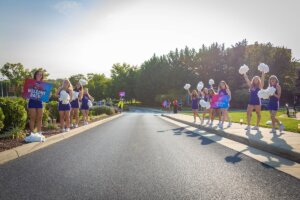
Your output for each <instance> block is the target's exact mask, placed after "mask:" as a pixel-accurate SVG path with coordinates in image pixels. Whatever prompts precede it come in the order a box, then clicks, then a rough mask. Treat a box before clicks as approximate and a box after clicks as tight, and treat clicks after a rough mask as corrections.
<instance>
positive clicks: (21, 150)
mask: <svg viewBox="0 0 300 200" xmlns="http://www.w3.org/2000/svg"><path fill="white" fill-rule="evenodd" d="M122 115H123V114H117V115H113V116H111V117H107V118H104V119H101V120H99V121H96V122H93V123H90V124H88V125H85V126H81V127H79V128H76V129H72V130H71V131H70V132H67V133H61V134H57V135H53V136H51V137H49V138H46V141H45V142H39V143H37V142H33V143H29V144H24V145H22V146H19V147H16V148H13V149H9V150H6V151H3V152H0V165H1V164H4V163H6V162H8V161H11V160H14V159H16V158H19V157H21V156H24V155H26V154H29V153H32V152H34V151H37V150H39V149H42V148H45V147H48V146H50V145H52V144H54V143H57V142H59V141H62V140H64V139H67V138H70V137H73V136H75V135H78V134H80V133H83V132H85V131H87V130H89V129H91V128H94V127H96V126H98V125H100V124H103V123H106V122H109V121H111V120H114V119H116V118H119V117H121V116H122Z"/></svg>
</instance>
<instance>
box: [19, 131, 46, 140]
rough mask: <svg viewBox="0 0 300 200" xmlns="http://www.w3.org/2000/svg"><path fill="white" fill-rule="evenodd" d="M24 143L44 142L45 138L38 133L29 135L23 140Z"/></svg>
mask: <svg viewBox="0 0 300 200" xmlns="http://www.w3.org/2000/svg"><path fill="white" fill-rule="evenodd" d="M24 140H25V142H45V140H46V139H45V136H43V135H41V134H38V133H31V134H30V135H29V136H27V137H26V138H25V139H24Z"/></svg>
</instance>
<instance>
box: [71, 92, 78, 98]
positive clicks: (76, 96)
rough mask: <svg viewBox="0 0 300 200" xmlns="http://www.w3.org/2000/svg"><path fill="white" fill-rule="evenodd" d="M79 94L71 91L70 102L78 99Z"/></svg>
mask: <svg viewBox="0 0 300 200" xmlns="http://www.w3.org/2000/svg"><path fill="white" fill-rule="evenodd" d="M78 96H79V92H76V91H73V95H72V100H75V99H78Z"/></svg>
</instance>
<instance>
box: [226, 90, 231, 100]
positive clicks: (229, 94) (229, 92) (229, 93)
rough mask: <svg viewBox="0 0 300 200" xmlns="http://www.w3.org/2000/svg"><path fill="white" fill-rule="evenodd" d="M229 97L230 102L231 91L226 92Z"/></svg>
mask: <svg viewBox="0 0 300 200" xmlns="http://www.w3.org/2000/svg"><path fill="white" fill-rule="evenodd" d="M226 92H227V94H228V96H229V101H230V100H231V91H230V90H229V89H227V90H226Z"/></svg>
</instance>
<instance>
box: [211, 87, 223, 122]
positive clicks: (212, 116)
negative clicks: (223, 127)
mask: <svg viewBox="0 0 300 200" xmlns="http://www.w3.org/2000/svg"><path fill="white" fill-rule="evenodd" d="M208 95H209V100H210V104H211V105H212V107H211V108H210V113H209V115H210V123H209V126H210V127H212V126H213V123H214V119H215V113H216V114H217V115H218V116H219V124H218V126H219V125H220V124H221V112H220V108H218V107H215V105H213V102H212V99H213V96H215V95H217V93H216V92H215V90H214V88H213V87H212V86H211V87H210V88H209V89H208Z"/></svg>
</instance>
